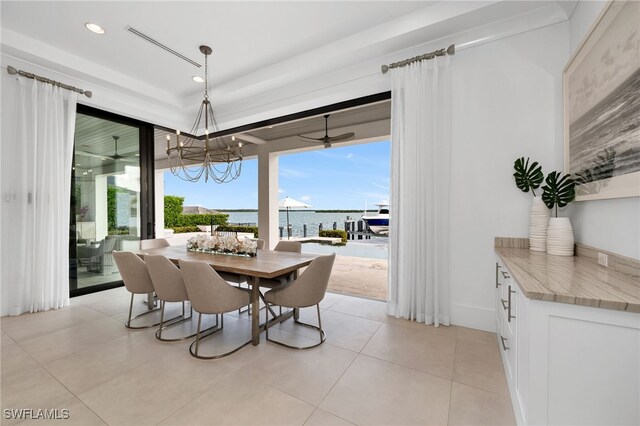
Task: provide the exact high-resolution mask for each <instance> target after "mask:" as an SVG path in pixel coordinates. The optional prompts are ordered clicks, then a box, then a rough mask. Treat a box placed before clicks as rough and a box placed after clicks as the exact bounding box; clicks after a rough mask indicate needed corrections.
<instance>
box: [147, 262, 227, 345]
mask: <svg viewBox="0 0 640 426" xmlns="http://www.w3.org/2000/svg"><path fill="white" fill-rule="evenodd" d="M144 262H145V263H146V265H147V270H148V271H149V276H150V277H151V281H152V282H153V287H154V288H155V290H156V294H157V295H158V299H159V300H160V327H159V328H158V331H156V339H158V340H160V341H162V342H178V341H181V340H186V339H190V338H192V337H194V336H195V335H196V333H192V334H189V335H186V336H180V337H176V338H166V337H162V332H163V331H165V330H166V329H168V328H169V327H172V326H174V325H177V324H180V323H182V322H184V321H189V320H191V313H192V312H193V311H192V309H191V307H190V308H189V311H190V315H189V316H186V312H185V302H188V301H189V295H188V294H187V289H186V288H185V285H184V280H183V279H182V272H181V271H180V269H178V267H177V266H176V265H174V264H173V262H171V261H170V260H169V259H167V258H166V257H164V256H160V255H151V254H147V255H145V256H144ZM167 302H169V303H172V302H179V303H182V316H180V315H178V316H176V317H174V318H171V319H169V320H166V321H165V319H164V312H165V307H166V304H167ZM217 325H218V324H217V317H216V324H215V326H217ZM205 331H208V330H205Z"/></svg>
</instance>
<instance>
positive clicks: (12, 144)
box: [2, 77, 77, 315]
mask: <svg viewBox="0 0 640 426" xmlns="http://www.w3.org/2000/svg"><path fill="white" fill-rule="evenodd" d="M16 84H17V85H18V88H17V90H16V99H15V103H14V104H13V105H14V107H15V108H16V109H17V111H15V116H16V120H15V121H14V122H12V123H3V126H15V131H14V132H11V134H12V137H11V138H6V137H3V140H2V196H3V200H2V280H3V281H4V282H3V285H2V287H3V289H4V291H3V293H4V294H3V297H6V298H7V300H5V303H3V305H4V306H6V307H7V312H6V313H8V314H9V315H20V314H21V313H24V312H38V311H46V310H49V309H58V308H62V307H64V306H67V305H68V304H69V213H70V205H69V200H70V189H71V162H72V159H73V137H74V130H75V119H76V99H77V94H76V93H74V92H70V91H67V90H64V89H61V88H59V87H56V86H53V85H51V84H46V83H41V82H37V81H34V80H28V79H24V78H21V77H20V78H17V83H16Z"/></svg>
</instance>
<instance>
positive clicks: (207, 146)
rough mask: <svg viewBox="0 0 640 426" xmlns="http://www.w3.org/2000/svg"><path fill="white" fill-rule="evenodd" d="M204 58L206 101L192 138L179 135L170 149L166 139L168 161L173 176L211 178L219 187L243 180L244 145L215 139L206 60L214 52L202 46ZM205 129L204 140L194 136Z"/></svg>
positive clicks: (216, 128)
mask: <svg viewBox="0 0 640 426" xmlns="http://www.w3.org/2000/svg"><path fill="white" fill-rule="evenodd" d="M200 52H202V53H203V54H204V99H203V100H202V103H201V104H200V109H199V111H198V114H197V115H196V120H195V122H194V123H193V127H192V128H191V132H190V135H189V136H181V135H180V131H179V130H177V131H176V142H175V146H171V135H167V159H168V162H169V168H170V170H171V173H173V174H174V175H175V176H177V177H179V178H180V179H183V180H186V181H189V182H197V181H199V180H200V178H201V177H202V176H203V175H204V181H205V182H207V181H208V180H209V178H211V179H212V180H213V181H214V182H216V183H227V182H231V181H232V180H234V179H237V178H238V177H239V176H240V171H241V170H242V143H241V142H238V143H236V138H235V136H232V137H231V141H230V143H229V142H228V139H227V141H225V139H223V138H222V137H218V136H215V134H216V133H217V132H218V124H217V123H216V119H215V117H214V115H213V107H212V106H211V101H210V100H209V91H208V89H209V87H208V86H209V65H208V62H207V58H208V57H209V55H211V53H212V52H213V51H212V50H211V48H210V47H209V46H200ZM201 129H204V135H203V136H199V137H198V136H195V135H197V134H198V132H200V131H201Z"/></svg>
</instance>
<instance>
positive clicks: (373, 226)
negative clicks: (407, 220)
mask: <svg viewBox="0 0 640 426" xmlns="http://www.w3.org/2000/svg"><path fill="white" fill-rule="evenodd" d="M374 205H376V206H378V213H376V214H375V215H371V216H367V213H366V212H365V214H363V215H362V220H364V221H365V223H366V224H367V226H368V227H369V229H370V230H371V232H373V233H374V234H382V235H387V234H389V203H387V202H380V203H378V204H374Z"/></svg>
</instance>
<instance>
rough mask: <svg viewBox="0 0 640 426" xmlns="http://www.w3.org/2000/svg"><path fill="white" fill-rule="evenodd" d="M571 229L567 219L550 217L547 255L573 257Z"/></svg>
mask: <svg viewBox="0 0 640 426" xmlns="http://www.w3.org/2000/svg"><path fill="white" fill-rule="evenodd" d="M573 245H574V239H573V228H572V227H571V221H570V220H569V218H568V217H552V218H551V220H549V230H548V231H547V253H549V254H554V255H556V256H573Z"/></svg>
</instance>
